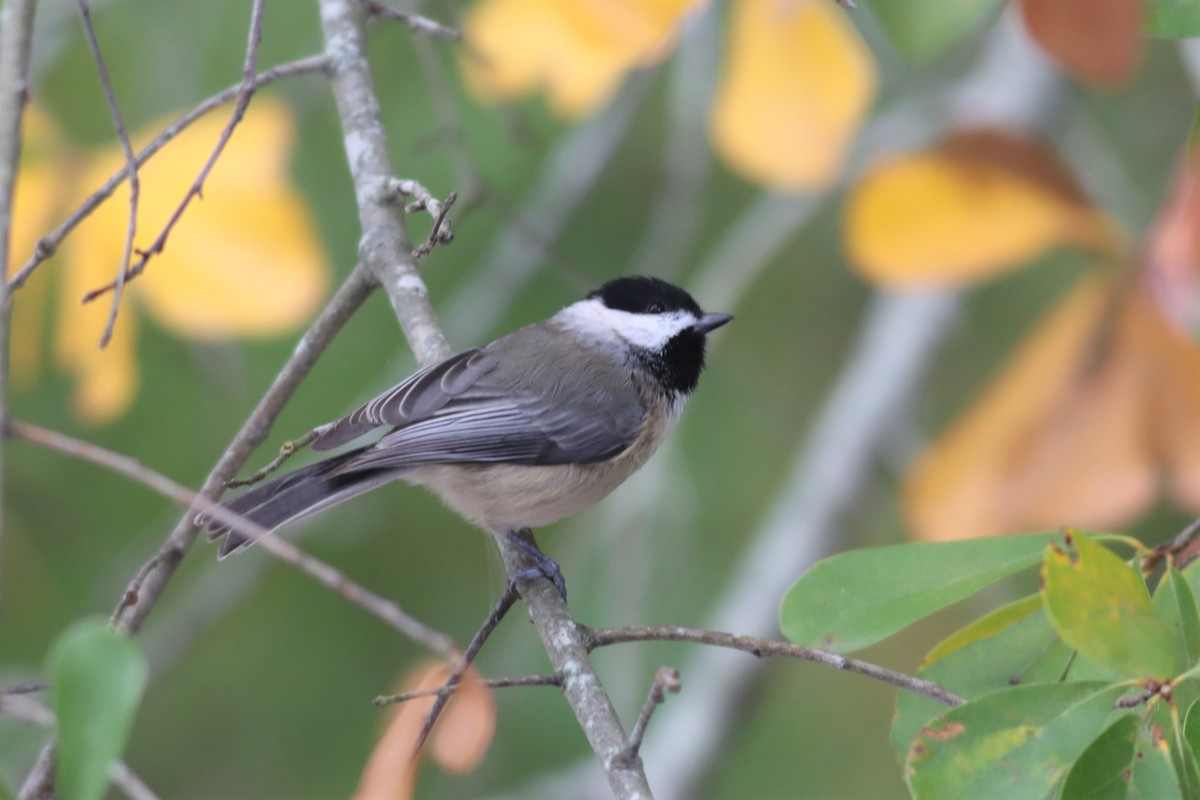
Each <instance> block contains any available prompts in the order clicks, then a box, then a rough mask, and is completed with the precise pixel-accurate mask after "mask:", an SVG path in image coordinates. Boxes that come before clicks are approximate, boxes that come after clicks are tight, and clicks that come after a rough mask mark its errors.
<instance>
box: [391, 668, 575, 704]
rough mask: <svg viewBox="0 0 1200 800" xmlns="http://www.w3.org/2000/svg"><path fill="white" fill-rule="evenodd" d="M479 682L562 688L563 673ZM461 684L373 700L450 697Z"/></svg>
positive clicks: (506, 686) (496, 686) (493, 685)
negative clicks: (434, 696) (432, 696)
mask: <svg viewBox="0 0 1200 800" xmlns="http://www.w3.org/2000/svg"><path fill="white" fill-rule="evenodd" d="M479 682H480V683H481V684H482V685H484V686H486V687H487V688H489V689H509V688H512V687H514V686H554V687H557V688H560V689H561V688H562V675H559V674H558V673H557V672H551V673H549V674H547V675H519V676H517V677H515V678H487V679H482V678H481V679H480V681H479ZM461 686H462V683H461V682H460V683H455V684H454V685H453V686H450V685H443V686H439V687H438V688H436V689H417V690H415V691H412V692H401V693H399V694H381V695H379V696H378V697H376V698H375V699H374V700H372V701H371V702H372V703H374V704H375V705H377V706H381V707H382V706H390V705H394V704H396V703H407V702H408V701H409V700H416V699H417V698H419V697H430V696H431V695H437V696H439V697H442V696H447V697H448V696H449V695H452V694H454V693H455V692H457V691H458V690H459V688H460V687H461Z"/></svg>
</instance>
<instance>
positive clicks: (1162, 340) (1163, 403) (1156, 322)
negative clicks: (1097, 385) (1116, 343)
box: [1127, 295, 1200, 513]
mask: <svg viewBox="0 0 1200 800" xmlns="http://www.w3.org/2000/svg"><path fill="white" fill-rule="evenodd" d="M1127 316H1128V323H1127V324H1128V325H1129V335H1130V338H1131V339H1132V346H1133V347H1135V348H1136V350H1137V353H1138V355H1139V358H1140V359H1141V361H1142V363H1143V364H1144V365H1145V372H1146V375H1145V377H1144V379H1143V382H1144V384H1145V386H1146V391H1147V394H1148V395H1149V403H1150V408H1149V410H1148V418H1149V424H1150V427H1151V429H1152V445H1153V447H1154V450H1155V452H1156V454H1157V455H1158V457H1159V459H1160V460H1161V462H1162V465H1163V471H1164V472H1165V475H1166V480H1167V490H1168V491H1169V492H1170V494H1171V496H1172V497H1173V498H1174V499H1175V501H1176V502H1177V503H1179V504H1180V505H1181V506H1183V507H1184V508H1186V509H1188V510H1189V511H1191V512H1193V513H1200V350H1198V349H1197V347H1196V343H1195V341H1193V340H1192V339H1191V338H1190V337H1189V336H1188V335H1186V334H1185V333H1183V332H1182V331H1180V329H1179V328H1178V327H1176V326H1175V325H1174V324H1173V323H1172V322H1171V320H1169V319H1167V318H1165V317H1164V316H1163V312H1162V309H1161V307H1160V306H1159V305H1157V304H1156V303H1154V302H1153V301H1152V300H1150V299H1149V298H1148V297H1146V296H1144V295H1139V296H1138V297H1136V298H1135V299H1134V301H1133V302H1131V303H1130V306H1129V309H1128V312H1127Z"/></svg>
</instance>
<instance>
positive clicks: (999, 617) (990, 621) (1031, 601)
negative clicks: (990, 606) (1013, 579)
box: [921, 594, 1042, 667]
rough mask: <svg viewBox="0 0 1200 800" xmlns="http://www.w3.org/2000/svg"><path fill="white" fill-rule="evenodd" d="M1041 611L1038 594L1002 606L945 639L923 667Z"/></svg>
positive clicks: (932, 652) (928, 655)
mask: <svg viewBox="0 0 1200 800" xmlns="http://www.w3.org/2000/svg"><path fill="white" fill-rule="evenodd" d="M1041 610H1042V598H1041V595H1036V594H1033V595H1030V596H1029V597H1023V598H1021V599H1020V600H1016V601H1014V602H1012V603H1009V604H1008V605H1006V606H1001V607H1000V608H997V609H996V610H995V611H993V612H991V613H990V614H987V615H985V616H983V617H980V618H979V619H977V620H975V621H974V622H972V623H971V624H970V625H967V626H966V627H965V628H960V629H959V630H957V631H955V632H954V633H952V634H951V635H950V636H948V637H946V638H945V639H943V640H942V641H941V642H940V643H939V644H938V645H937V646H936V647H934V648H933V649H932V650H930V651H929V653H928V654H927V655H926V656H925V661H924V663H922V665H921V666H922V667H927V666H929V665H930V664H933V663H935V662H937V661H940V660H941V659H943V658H945V657H946V656H948V655H950V654H951V653H954V652H956V651H958V650H961V649H962V648H964V647H966V646H967V645H969V644H973V643H975V642H977V641H979V640H981V639H987V638H988V637H991V636H995V635H997V634H999V633H1003V632H1004V631H1005V630H1007V629H1009V628H1011V627H1012V626H1013V625H1016V624H1017V623H1018V622H1020V621H1021V620H1023V619H1025V618H1026V617H1028V616H1029V615H1030V614H1033V613H1034V612H1037V611H1041Z"/></svg>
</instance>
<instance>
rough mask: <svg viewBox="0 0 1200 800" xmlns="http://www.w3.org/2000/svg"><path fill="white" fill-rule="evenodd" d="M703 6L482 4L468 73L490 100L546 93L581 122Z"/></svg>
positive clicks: (474, 16) (567, 1)
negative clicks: (686, 17)
mask: <svg viewBox="0 0 1200 800" xmlns="http://www.w3.org/2000/svg"><path fill="white" fill-rule="evenodd" d="M695 5H697V0H481V2H478V3H475V4H474V5H473V6H471V8H470V9H469V10H468V11H467V14H466V16H465V17H464V19H463V23H462V29H463V39H464V41H465V42H466V45H467V47H466V53H465V55H464V56H463V59H462V68H463V71H464V73H465V74H466V79H467V84H468V86H470V88H471V90H472V91H473V92H474V93H475V94H477V95H479V96H480V97H484V98H487V99H491V100H501V99H507V98H512V97H519V96H521V95H524V94H528V93H530V92H544V93H545V94H546V96H547V99H548V100H549V103H550V107H551V108H552V109H553V110H554V111H555V112H556V113H558V114H560V115H562V116H565V117H568V118H572V119H576V118H579V117H582V116H584V115H586V114H588V113H590V112H592V111H594V110H595V109H596V108H598V107H600V106H601V105H602V104H603V103H604V102H606V101H607V100H608V98H609V97H610V96H611V95H612V93H613V92H614V91H615V90H616V88H617V86H618V84H619V83H620V81H621V79H622V78H624V76H625V73H626V72H628V71H629V70H631V69H633V68H634V67H637V66H640V65H643V64H646V63H650V62H652V61H654V60H656V59H658V58H660V57H661V56H662V55H663V54H664V53H665V52H666V51H667V45H668V43H671V42H673V37H674V32H675V27H676V25H677V23H678V22H679V20H680V18H681V17H682V16H683V15H684V14H686V13H687V12H688V11H689V10H690V9H691V8H693V7H694V6H695Z"/></svg>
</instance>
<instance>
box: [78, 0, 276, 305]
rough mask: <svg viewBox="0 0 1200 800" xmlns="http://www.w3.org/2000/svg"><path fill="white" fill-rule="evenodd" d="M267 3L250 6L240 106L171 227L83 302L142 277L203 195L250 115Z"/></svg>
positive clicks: (256, 0) (170, 221)
mask: <svg viewBox="0 0 1200 800" xmlns="http://www.w3.org/2000/svg"><path fill="white" fill-rule="evenodd" d="M265 2H266V0H254V2H253V4H252V5H251V7H250V33H249V35H248V37H247V42H246V55H245V58H244V60H243V62H242V84H241V87H240V89H239V91H238V95H237V104H236V105H234V107H233V114H231V115H230V117H229V122H227V123H226V124H225V128H224V130H222V131H221V135H220V136H218V137H217V144H216V146H215V147H213V151H212V153H210V154H209V156H208V161H206V162H205V163H204V167H203V168H202V169H201V170H200V174H199V175H197V176H196V180H195V181H193V182H192V185H191V186H190V187H189V188H188V190H187V192H186V193H185V194H184V195H183V200H181V201H180V202H179V205H178V206H176V207H175V210H174V211H173V212H172V213H171V216H170V218H168V219H167V224H166V225H164V226H163V229H162V232H161V233H159V235H158V238H156V239H155V240H154V242H153V243H152V244H151V245H150V247H148V248H147V249H145V250H142V251H140V253H139V258H138V262H137V263H136V264H134V265H133V266H131V267H130V268H129V269H128V270H127V271H125V272H123V273H121V275H119V276H118V277H117V280H116V281H114V282H112V283H110V284H107V285H105V286H102V287H100V288H99V289H93V290H92V291H90V292H88V293H87V294H85V295H84V296H83V302H85V303H90V302H91V301H93V300H95V299H96V298H97V297H100V296H101V295H103V294H105V293H106V292H109V291H113V290H116V289H118V288H119V287H120V286H122V285H123V284H124V282H125V281H127V280H131V279H133V278H136V277H137V276H138V275H141V274H142V272H143V271H144V270H145V269H146V264H147V263H148V262H149V261H150V259H151V258H153V257H154V256H156V255H158V254H159V253H161V252H162V251H163V248H164V247H166V245H167V237H169V236H170V235H171V231H172V230H174V229H175V226H176V225H177V224H178V223H179V220H181V219H182V218H183V213H184V212H185V211H187V207H188V206H189V205H190V204H191V202H192V200H193V199H195V198H198V197H200V196H202V194H203V192H204V182H205V181H206V180H208V176H209V173H211V172H212V170H213V167H215V166H216V165H217V160H218V159H219V158H220V157H221V153H223V152H225V146H226V145H227V144H229V140H230V139H231V138H232V137H233V130H234V128H236V127H237V126H238V123H240V122H241V121H242V118H243V117H245V116H246V109H247V108H249V106H250V98H251V97H253V96H254V90H255V88H256V87H257V80H256V67H255V65H256V64H257V62H258V45H259V42H261V41H262V13H263V5H264V4H265ZM131 177H132V176H131Z"/></svg>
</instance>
